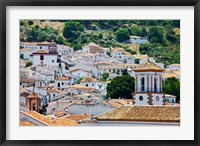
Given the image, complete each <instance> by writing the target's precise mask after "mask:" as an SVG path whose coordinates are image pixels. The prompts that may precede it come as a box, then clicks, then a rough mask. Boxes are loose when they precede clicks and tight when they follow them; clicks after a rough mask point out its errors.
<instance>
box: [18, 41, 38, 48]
mask: <svg viewBox="0 0 200 146" xmlns="http://www.w3.org/2000/svg"><path fill="white" fill-rule="evenodd" d="M20 48H24V49H31V50H32V49H34V48H37V45H36V43H33V42H20Z"/></svg>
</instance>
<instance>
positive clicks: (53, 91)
mask: <svg viewBox="0 0 200 146" xmlns="http://www.w3.org/2000/svg"><path fill="white" fill-rule="evenodd" d="M58 93H60V90H57V89H55V88H51V89H48V90H47V94H48V95H49V100H50V99H51V98H53V97H55V96H57V95H58Z"/></svg>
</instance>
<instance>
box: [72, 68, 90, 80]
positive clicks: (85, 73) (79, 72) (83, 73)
mask: <svg viewBox="0 0 200 146" xmlns="http://www.w3.org/2000/svg"><path fill="white" fill-rule="evenodd" d="M70 73H71V74H72V75H75V76H79V77H81V78H84V77H92V76H93V74H92V72H90V71H86V70H82V69H77V70H73V71H71V72H70Z"/></svg>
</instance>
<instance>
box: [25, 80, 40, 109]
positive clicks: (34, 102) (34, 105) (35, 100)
mask: <svg viewBox="0 0 200 146" xmlns="http://www.w3.org/2000/svg"><path fill="white" fill-rule="evenodd" d="M34 88H35V82H34V85H33V93H32V94H30V95H29V96H27V98H26V102H27V105H28V109H29V110H34V111H37V112H38V110H39V108H38V107H39V97H38V96H37V95H36V94H35V92H34Z"/></svg>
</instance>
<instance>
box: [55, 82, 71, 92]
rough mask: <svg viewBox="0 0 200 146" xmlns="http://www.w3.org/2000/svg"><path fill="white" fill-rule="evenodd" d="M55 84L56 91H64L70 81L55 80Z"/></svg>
mask: <svg viewBox="0 0 200 146" xmlns="http://www.w3.org/2000/svg"><path fill="white" fill-rule="evenodd" d="M55 84H56V89H57V90H64V89H66V88H67V87H68V86H70V85H71V80H70V79H68V80H62V79H56V80H55Z"/></svg>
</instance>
